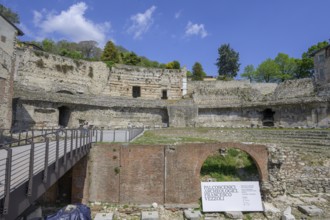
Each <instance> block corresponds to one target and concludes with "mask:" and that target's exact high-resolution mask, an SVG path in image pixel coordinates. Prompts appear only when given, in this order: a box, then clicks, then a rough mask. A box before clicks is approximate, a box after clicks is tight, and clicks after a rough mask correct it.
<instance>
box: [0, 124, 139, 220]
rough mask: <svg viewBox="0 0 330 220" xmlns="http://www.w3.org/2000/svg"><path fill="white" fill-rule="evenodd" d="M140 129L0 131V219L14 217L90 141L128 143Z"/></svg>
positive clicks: (85, 149)
mask: <svg viewBox="0 0 330 220" xmlns="http://www.w3.org/2000/svg"><path fill="white" fill-rule="evenodd" d="M142 132H143V128H142V129H141V128H137V129H126V130H95V129H93V130H89V129H69V130H67V129H59V130H31V131H24V132H18V133H16V134H13V133H8V134H9V137H8V134H7V137H6V135H5V131H4V130H0V219H9V220H11V219H16V218H17V217H18V216H19V215H20V214H21V213H22V212H24V210H26V209H27V208H28V207H30V206H31V205H32V204H33V202H34V201H35V200H37V199H38V198H39V197H40V196H41V195H42V194H43V193H45V192H46V191H47V190H48V189H49V187H50V186H52V185H53V184H54V183H55V182H56V181H57V180H58V179H59V178H60V177H62V176H63V175H64V174H65V173H66V172H67V171H68V170H70V169H71V168H72V167H73V166H74V165H75V164H76V163H77V162H78V161H79V160H80V159H81V158H82V157H84V156H85V155H87V154H88V152H89V150H90V148H91V147H92V143H94V142H129V141H131V140H132V139H134V138H135V137H136V136H137V135H139V134H141V133H142ZM8 139H9V140H10V141H8ZM13 140H14V141H13Z"/></svg>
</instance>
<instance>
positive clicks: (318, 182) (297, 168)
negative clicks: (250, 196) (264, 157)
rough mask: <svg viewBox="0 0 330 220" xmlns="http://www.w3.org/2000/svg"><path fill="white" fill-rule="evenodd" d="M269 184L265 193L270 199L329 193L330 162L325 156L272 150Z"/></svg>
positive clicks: (275, 147) (270, 150) (272, 148)
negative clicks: (286, 195)
mask: <svg viewBox="0 0 330 220" xmlns="http://www.w3.org/2000/svg"><path fill="white" fill-rule="evenodd" d="M268 149H269V165H268V169H269V182H268V183H267V184H266V185H265V190H266V191H268V192H269V193H268V194H267V195H268V196H270V197H273V198H274V197H277V196H279V195H285V194H287V193H289V194H316V193H329V192H330V168H329V167H330V159H329V157H328V153H326V152H327V149H326V148H324V152H325V153H324V154H320V153H311V151H312V149H309V150H308V151H297V150H292V149H290V148H285V149H283V148H279V147H277V146H275V145H274V146H270V147H269V148H268Z"/></svg>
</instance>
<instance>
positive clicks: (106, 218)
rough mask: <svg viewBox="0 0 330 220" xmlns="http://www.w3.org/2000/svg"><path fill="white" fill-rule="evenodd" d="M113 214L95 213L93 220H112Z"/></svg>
mask: <svg viewBox="0 0 330 220" xmlns="http://www.w3.org/2000/svg"><path fill="white" fill-rule="evenodd" d="M112 219H113V213H112V212H110V213H96V215H95V218H94V220H112Z"/></svg>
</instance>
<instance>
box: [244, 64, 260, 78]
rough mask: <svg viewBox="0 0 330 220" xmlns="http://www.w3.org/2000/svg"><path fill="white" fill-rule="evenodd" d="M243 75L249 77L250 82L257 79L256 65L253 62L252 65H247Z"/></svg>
mask: <svg viewBox="0 0 330 220" xmlns="http://www.w3.org/2000/svg"><path fill="white" fill-rule="evenodd" d="M241 76H242V77H243V78H246V79H249V80H250V82H252V81H253V80H255V79H256V70H255V68H254V66H253V65H252V64H251V65H247V66H246V67H245V68H244V72H243V73H242V74H241Z"/></svg>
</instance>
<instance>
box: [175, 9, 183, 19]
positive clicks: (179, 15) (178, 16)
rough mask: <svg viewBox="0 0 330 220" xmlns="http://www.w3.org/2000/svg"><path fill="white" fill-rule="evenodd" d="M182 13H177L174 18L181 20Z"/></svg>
mask: <svg viewBox="0 0 330 220" xmlns="http://www.w3.org/2000/svg"><path fill="white" fill-rule="evenodd" d="M181 13H182V11H178V12H177V13H175V15H174V18H175V19H179V18H180V17H181Z"/></svg>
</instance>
